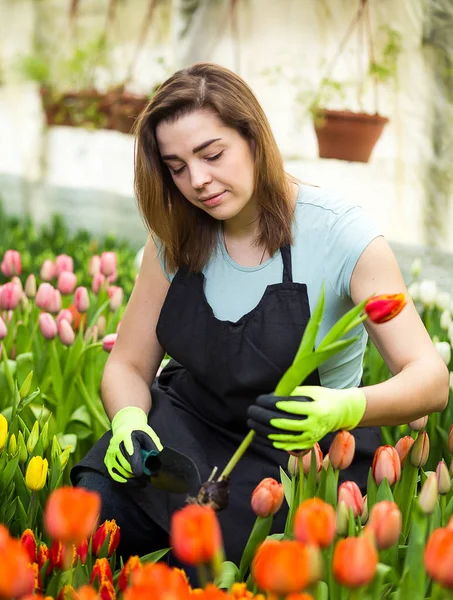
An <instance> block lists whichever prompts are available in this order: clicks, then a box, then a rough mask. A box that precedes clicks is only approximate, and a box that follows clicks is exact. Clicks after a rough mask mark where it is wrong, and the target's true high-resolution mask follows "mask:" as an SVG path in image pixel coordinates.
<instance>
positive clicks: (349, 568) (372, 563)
mask: <svg viewBox="0 0 453 600" xmlns="http://www.w3.org/2000/svg"><path fill="white" fill-rule="evenodd" d="M378 561H379V557H378V553H377V550H376V548H375V547H374V545H373V542H372V541H371V540H370V539H369V538H368V537H366V536H362V537H349V538H345V539H344V540H340V541H339V542H338V543H337V545H336V546H335V550H334V553H333V560H332V570H333V574H334V577H335V579H336V580H337V581H338V583H341V585H344V586H346V587H349V588H358V587H361V586H363V585H367V584H368V583H370V582H371V581H372V580H373V578H374V576H375V574H376V569H377V564H378Z"/></svg>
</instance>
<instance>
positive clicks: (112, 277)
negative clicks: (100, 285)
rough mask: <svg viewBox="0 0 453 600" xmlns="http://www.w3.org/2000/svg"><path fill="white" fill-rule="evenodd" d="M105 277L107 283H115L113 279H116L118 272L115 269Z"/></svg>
mask: <svg viewBox="0 0 453 600" xmlns="http://www.w3.org/2000/svg"><path fill="white" fill-rule="evenodd" d="M106 279H107V281H108V282H109V283H115V281H116V280H117V279H118V272H117V271H115V272H114V273H112V274H111V275H109V276H108V277H107V278H106Z"/></svg>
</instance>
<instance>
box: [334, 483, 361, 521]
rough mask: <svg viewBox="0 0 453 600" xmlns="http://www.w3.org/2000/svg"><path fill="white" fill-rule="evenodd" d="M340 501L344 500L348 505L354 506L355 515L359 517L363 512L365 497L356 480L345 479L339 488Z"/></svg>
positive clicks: (349, 506)
mask: <svg viewBox="0 0 453 600" xmlns="http://www.w3.org/2000/svg"><path fill="white" fill-rule="evenodd" d="M338 502H339V503H340V502H344V503H345V504H346V506H347V507H348V509H349V508H352V512H353V513H354V517H358V516H360V515H361V514H362V512H363V497H362V492H361V491H360V488H359V486H358V485H357V484H356V483H355V482H354V481H345V482H343V483H342V484H341V485H340V487H339V488H338Z"/></svg>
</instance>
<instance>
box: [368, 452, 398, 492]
mask: <svg viewBox="0 0 453 600" xmlns="http://www.w3.org/2000/svg"><path fill="white" fill-rule="evenodd" d="M371 468H372V472H373V477H374V481H375V482H376V483H377V484H378V485H380V484H381V483H382V482H383V481H384V479H386V478H387V481H388V482H389V485H393V484H394V483H396V482H397V481H398V479H399V478H400V476H401V462H400V457H399V455H398V452H397V451H396V450H395V448H394V447H393V446H379V448H378V449H377V450H376V452H375V454H374V458H373V464H372V466H371Z"/></svg>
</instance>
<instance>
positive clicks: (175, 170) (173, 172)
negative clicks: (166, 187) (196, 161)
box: [168, 167, 184, 175]
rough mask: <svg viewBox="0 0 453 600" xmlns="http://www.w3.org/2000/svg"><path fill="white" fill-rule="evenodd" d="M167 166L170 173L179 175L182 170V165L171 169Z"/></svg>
mask: <svg viewBox="0 0 453 600" xmlns="http://www.w3.org/2000/svg"><path fill="white" fill-rule="evenodd" d="M168 168H169V169H170V171H171V173H172V175H179V174H180V173H182V172H183V171H184V167H180V168H179V169H172V168H171V167H168Z"/></svg>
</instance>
